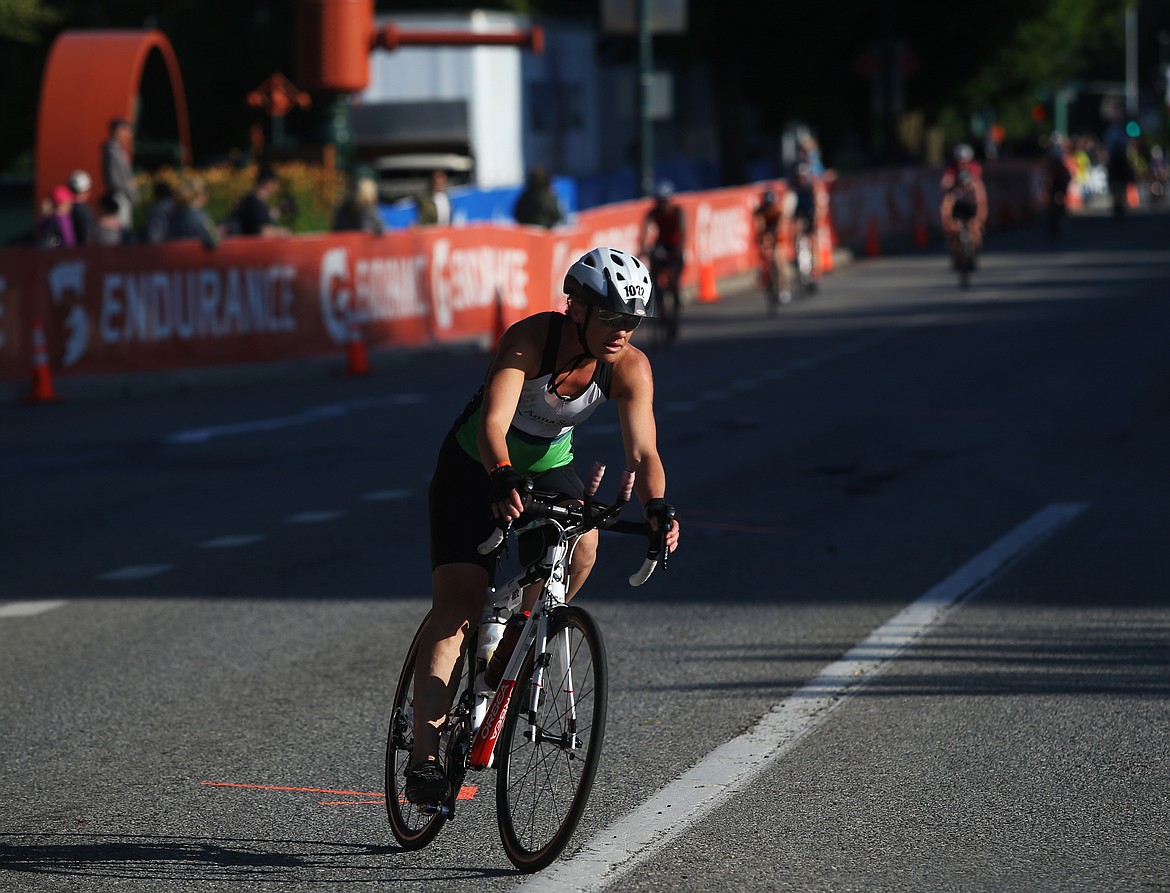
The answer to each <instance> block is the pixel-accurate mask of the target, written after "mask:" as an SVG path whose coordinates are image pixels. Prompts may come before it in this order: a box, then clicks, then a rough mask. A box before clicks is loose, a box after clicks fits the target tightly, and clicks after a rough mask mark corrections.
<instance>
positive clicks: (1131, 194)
mask: <svg viewBox="0 0 1170 893" xmlns="http://www.w3.org/2000/svg"><path fill="white" fill-rule="evenodd" d="M1125 203H1126V204H1127V205H1129V206H1130V207H1131V208H1136V207H1137V206H1138V205H1140V204H1141V203H1142V200H1141V195H1140V193H1139V192H1138V188H1137V183H1130V184H1129V185H1128V186H1126V187H1125Z"/></svg>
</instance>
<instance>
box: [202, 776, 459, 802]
mask: <svg viewBox="0 0 1170 893" xmlns="http://www.w3.org/2000/svg"><path fill="white" fill-rule="evenodd" d="M199 783H200V784H201V785H204V786H205V787H209V788H248V789H250V790H253V791H291V792H293V793H298V794H338V795H341V796H345V797H364V798H366V799H364V800H318V801H317V804H318V805H319V806H368V805H370V804H375V803H376V804H377V805H378V806H383V805H385V803H386V795H385V794H384V793H383V792H381V791H335V790H331V789H330V788H294V787H289V786H288V785H278V784H242V783H240V782H236V781H201V782H199ZM477 793H479V785H474V784H465V785H463V786H462V787H460V788H459V793H458V794H456V795H455V799H456V800H464V801H466V800H474V799H475V795H476V794H477Z"/></svg>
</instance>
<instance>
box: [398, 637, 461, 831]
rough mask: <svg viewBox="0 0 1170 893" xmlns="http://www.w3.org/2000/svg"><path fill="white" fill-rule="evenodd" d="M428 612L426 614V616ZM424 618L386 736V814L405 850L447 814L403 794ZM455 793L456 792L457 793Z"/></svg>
mask: <svg viewBox="0 0 1170 893" xmlns="http://www.w3.org/2000/svg"><path fill="white" fill-rule="evenodd" d="M429 617H430V614H428V615H427V618H429ZM427 618H424V619H423V622H422V624H420V625H419V628H418V632H416V633H415V634H414V641H412V642H411V643H410V648H409V649H408V650H407V652H406V660H405V661H404V662H403V665H402V673H401V675H400V676H399V678H398V688H397V689H396V690H395V692H394V708H393V712H392V713H391V716H390V730H389V732H388V734H387V736H386V813H387V815H388V816H389V818H390V828H391V830H392V831H393V832H394V837H395V838H396V839H397V840H398V842H399V843H400V844H401V845H402V847H403V848H404V849H407V850H418V849H422V848H423V847H425V846H426V845H427V844H428V843H430V842H431V841H432V840H434V839H435V835H436V834H438V833H439V831H440V830H441V829H442V827H443V824H444V823H445V822H446V821H447V816H445V815H443V814H441V813H428V812H424V811H423V810H422V808H421V807H419V806H417V805H416V804H414V803H411V802H410V801H409V800H407V799H406V796H405V795H404V794H403V793H402V791H403V786H404V784H405V781H406V779H405V776H406V770H407V769H409V768H410V765H411V762H412V753H413V751H414V728H413V720H414V663H415V659H416V658H417V657H418V643H419V638H420V637H421V636H422V631H423V627H425V626H426V623H427ZM465 662H466V657H464V658H462V659H461V660H460V661H459V663H458V664H457V665H456V667H455V677H454V678H455V680H456V682H458V680H460V679H462V678H463V666H464V663H465ZM451 735H452V729H451V724H450V719H449V718H448V724H447V726H446V727H445V728H444V729H443V732H442V734H441V735H440V738H439V764H440V765H443V766H446V765H447V764H448V754H447V751H448V747H449V745H450V743H451ZM456 793H458V792H456Z"/></svg>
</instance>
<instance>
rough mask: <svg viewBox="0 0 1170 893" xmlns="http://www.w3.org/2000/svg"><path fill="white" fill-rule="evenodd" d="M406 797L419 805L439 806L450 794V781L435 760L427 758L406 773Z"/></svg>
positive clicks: (404, 789) (404, 790) (404, 791)
mask: <svg viewBox="0 0 1170 893" xmlns="http://www.w3.org/2000/svg"><path fill="white" fill-rule="evenodd" d="M403 793H404V794H406V799H407V800H409V801H410V802H411V803H414V804H417V805H421V806H440V805H442V804H444V803H446V802H447V799H448V798H449V797H450V796H451V782H449V781H448V780H447V773H445V772H444V771H443V769H442V767H440V766H439V764H438V763H437V762H434V761H432V760H428V761H427V762H425V763H420V764H419V765H417V766H415V767H414V768H413V769H411V770H410V771H408V772H407V773H406V785H405V787H404V788H403Z"/></svg>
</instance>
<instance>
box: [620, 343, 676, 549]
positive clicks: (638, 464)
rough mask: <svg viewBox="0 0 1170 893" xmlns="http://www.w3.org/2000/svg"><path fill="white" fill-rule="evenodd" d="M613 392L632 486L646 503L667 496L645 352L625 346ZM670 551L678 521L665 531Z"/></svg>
mask: <svg viewBox="0 0 1170 893" xmlns="http://www.w3.org/2000/svg"><path fill="white" fill-rule="evenodd" d="M613 373H614V374H613V394H614V397H615V398H616V399H617V402H618V419H619V420H620V422H621V426H622V441H623V443H624V445H625V450H626V465H627V467H628V468H629V469H630V470H631V471H633V472H634V489H635V491H636V492H637V494H638V498H639V499H640V500H641V501H642V504H643V505H645V504H646V503H648V502H649V501H650V500H651V499H663V498H664V497H665V496H666V470H665V469H664V468H663V466H662V459H661V457H660V456H659V455H658V429H657V425H656V423H655V421H654V378H653V375H652V373H651V371H650V362H649V361H648V360H647V359H646V355H645V354H644V353H642V352H641V351H640V350H637V349H636V348H632V347H629V346H628V347H627V348H626V351H625V355H624V356H623V357H622V360H621V362H619V363H617V364H616V365H615V366H614V370H613ZM666 544H667V546H668V548H669V549H670V550H671V551H672V552H673V551H674V549H675V547H676V546H677V545H678V524H677V523H675V524H674V526H673V528H672V529H671V531H670V532H669V533H668V534H667V540H666Z"/></svg>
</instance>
